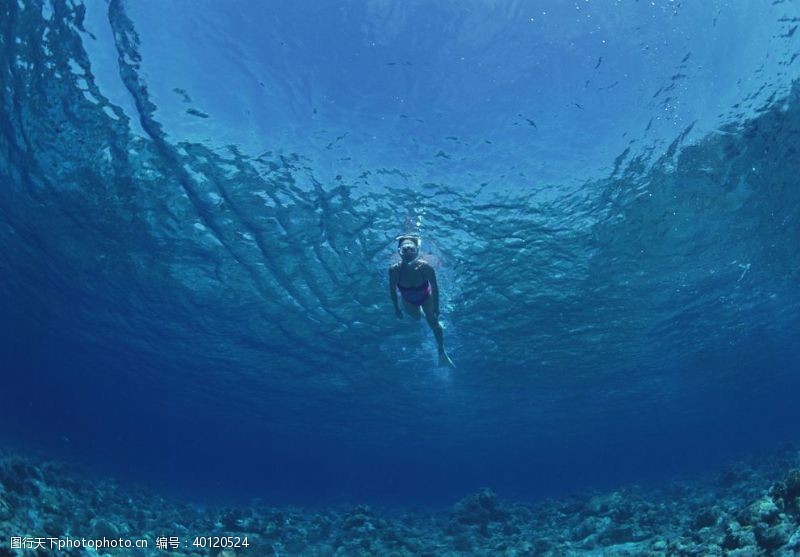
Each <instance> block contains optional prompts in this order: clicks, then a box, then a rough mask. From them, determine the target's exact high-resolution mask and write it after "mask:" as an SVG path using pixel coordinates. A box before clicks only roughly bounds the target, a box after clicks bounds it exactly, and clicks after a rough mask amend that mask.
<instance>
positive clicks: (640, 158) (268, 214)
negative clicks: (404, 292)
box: [0, 0, 800, 503]
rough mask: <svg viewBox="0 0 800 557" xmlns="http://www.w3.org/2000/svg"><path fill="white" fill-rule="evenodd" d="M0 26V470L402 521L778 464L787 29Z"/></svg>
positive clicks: (355, 6)
mask: <svg viewBox="0 0 800 557" xmlns="http://www.w3.org/2000/svg"><path fill="white" fill-rule="evenodd" d="M0 9H1V10H2V12H0V26H1V27H2V35H0V84H2V95H3V96H2V104H0V132H1V133H0V253H2V257H0V304H1V305H0V307H1V308H2V311H1V312H0V314H1V315H2V316H1V317H0V356H2V361H3V362H5V363H3V364H2V368H3V383H4V385H5V387H6V388H4V389H3V391H4V392H3V393H2V398H3V404H2V407H0V416H1V417H2V420H3V421H2V428H0V436H2V437H3V438H4V439H6V440H7V441H10V442H13V443H15V444H19V443H22V444H26V445H31V446H34V447H37V448H39V449H42V450H44V451H46V452H49V453H54V454H59V455H66V456H70V457H73V458H77V459H81V460H83V461H88V462H92V463H94V464H96V465H98V466H99V467H100V468H101V469H103V470H106V471H107V470H112V471H115V472H116V473H121V474H129V475H130V476H131V477H133V478H136V479H144V480H146V481H152V482H154V483H156V484H159V485H165V486H171V487H172V488H176V486H177V489H185V490H192V491H193V492H194V493H212V492H213V493H222V494H224V495H225V496H236V495H239V494H252V493H253V492H254V491H252V490H255V492H257V493H261V494H264V495H266V496H270V497H275V498H283V499H285V500H289V501H305V502H312V503H314V502H320V501H326V500H328V499H330V498H336V497H354V498H356V499H359V498H362V499H363V498H366V499H372V500H376V501H388V502H393V501H403V502H411V503H428V502H437V501H441V500H449V499H448V498H452V497H454V496H456V495H460V494H462V493H463V492H465V491H467V490H470V489H474V488H476V487H479V486H482V485H489V486H492V487H494V488H495V489H497V490H498V492H500V493H502V494H506V495H508V496H517V497H529V496H538V495H541V494H548V493H563V492H566V491H570V490H573V489H577V488H580V487H586V486H602V485H607V484H615V483H618V482H630V481H646V480H648V479H651V478H662V477H670V476H672V475H674V474H678V473H684V472H687V471H693V470H701V469H706V468H707V467H709V466H715V465H717V464H718V463H720V462H722V461H723V460H724V459H726V458H729V457H730V456H733V455H737V454H742V453H745V452H748V451H753V450H758V449H761V448H767V447H770V446H773V445H775V444H778V443H782V442H784V441H790V440H797V439H798V436H799V435H800V421H798V420H797V414H796V405H797V392H798V387H800V379H799V378H798V372H800V347H798V340H797V339H798V337H797V335H798V330H800V327H799V326H800V262H799V261H800V259H798V256H800V241H798V238H800V187H798V178H797V177H798V174H800V155H799V154H798V150H797V149H798V147H797V145H798V141H799V138H800V84H798V81H797V78H798V76H800V72H799V71H798V68H800V61H798V60H797V57H798V54H800V44H798V40H800V39H799V37H800V34H797V33H796V31H797V28H798V25H800V3H799V2H797V1H793V0H785V1H780V0H777V1H775V2H771V3H770V2H755V1H743V2H738V1H733V0H731V1H723V0H714V1H709V2H696V1H692V2H689V1H682V2H681V1H666V0H655V1H653V2H644V1H642V2H638V1H633V0H631V1H616V2H613V1H611V0H591V1H588V0H580V1H578V2H555V1H535V2H533V1H532V2H516V1H513V0H509V1H507V2H478V1H470V2H466V3H464V2H450V1H449V0H448V1H444V2H430V1H413V2H387V1H379V0H353V1H348V2H340V3H333V2H331V3H320V2H316V1H311V0H309V1H302V2H293V3H282V2H260V3H254V2H247V1H244V0H230V1H226V2H224V3H217V2H207V1H202V2H197V1H188V0H174V1H170V2H156V1H154V0H145V1H136V2H132V1H129V2H123V1H119V0H110V1H108V2H105V1H102V0H86V1H84V2H81V1H78V0H76V1H74V2H66V1H62V0H56V1H53V2H49V1H48V2H29V1H22V0H19V1H13V0H4V1H3V2H2V3H0ZM406 231H415V232H418V233H419V234H421V236H422V238H423V240H422V242H423V244H422V247H423V251H424V252H425V254H426V257H427V259H428V260H429V261H430V262H431V263H432V264H433V266H434V267H435V269H436V272H437V274H438V276H439V283H440V286H441V289H442V313H443V324H444V326H445V335H446V342H447V345H448V350H449V352H450V353H451V355H452V357H453V359H454V360H455V362H456V365H457V368H456V369H454V370H448V369H442V368H438V367H436V366H435V363H436V362H435V353H436V347H435V343H434V342H433V339H432V336H431V334H430V331H429V330H427V328H426V326H425V325H424V324H417V323H414V322H412V321H411V320H410V319H408V318H407V319H404V320H402V321H398V320H397V319H396V318H395V317H394V313H393V310H392V307H391V302H390V300H389V295H388V283H387V273H386V269H387V267H388V266H389V265H390V264H391V263H392V262H393V261H394V260H395V259H396V254H395V244H394V237H395V236H396V235H397V234H399V233H401V232H406Z"/></svg>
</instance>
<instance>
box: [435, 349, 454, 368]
mask: <svg viewBox="0 0 800 557" xmlns="http://www.w3.org/2000/svg"><path fill="white" fill-rule="evenodd" d="M439 367H456V364H454V363H453V360H451V359H450V356H448V355H447V352H445V351H444V350H441V351H439Z"/></svg>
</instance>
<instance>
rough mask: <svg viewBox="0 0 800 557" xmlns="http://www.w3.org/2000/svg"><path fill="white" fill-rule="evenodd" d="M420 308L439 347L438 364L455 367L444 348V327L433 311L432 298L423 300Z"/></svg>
mask: <svg viewBox="0 0 800 557" xmlns="http://www.w3.org/2000/svg"><path fill="white" fill-rule="evenodd" d="M422 309H424V310H425V319H426V320H427V321H428V325H430V328H431V331H433V336H434V337H436V344H437V346H438V347H439V366H440V367H456V366H455V364H454V363H453V360H451V359H450V356H448V355H447V352H445V350H444V329H443V328H442V324H441V323H439V319H438V318H437V316H436V313H435V312H434V307H433V299H432V298H428V299H427V300H425V302H423V304H422Z"/></svg>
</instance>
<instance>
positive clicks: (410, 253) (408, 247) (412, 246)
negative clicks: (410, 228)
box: [397, 235, 422, 265]
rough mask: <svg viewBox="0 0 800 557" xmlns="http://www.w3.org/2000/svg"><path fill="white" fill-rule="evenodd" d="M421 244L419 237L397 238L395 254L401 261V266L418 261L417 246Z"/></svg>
mask: <svg viewBox="0 0 800 557" xmlns="http://www.w3.org/2000/svg"><path fill="white" fill-rule="evenodd" d="M421 243H422V241H421V240H420V238H419V236H406V235H404V236H398V237H397V253H399V254H400V258H401V259H402V260H403V265H411V264H413V263H414V262H415V261H416V260H417V259H419V246H420V244H421Z"/></svg>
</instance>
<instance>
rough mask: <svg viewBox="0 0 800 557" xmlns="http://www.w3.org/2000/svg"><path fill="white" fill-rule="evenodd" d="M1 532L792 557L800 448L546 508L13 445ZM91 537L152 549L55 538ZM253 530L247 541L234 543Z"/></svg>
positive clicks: (24, 551)
mask: <svg viewBox="0 0 800 557" xmlns="http://www.w3.org/2000/svg"><path fill="white" fill-rule="evenodd" d="M0 532H3V533H4V535H3V538H4V539H3V540H2V544H1V545H0V557H12V556H23V555H25V556H27V555H37V556H38V555H54V556H57V557H58V556H70V557H88V556H97V555H104V556H105V555H109V556H112V557H114V556H117V555H125V556H127V555H142V556H149V555H161V556H167V557H177V556H180V555H184V556H188V555H197V556H201V555H202V556H209V555H210V556H214V557H236V556H241V555H266V556H272V555H274V556H290V555H309V556H336V557H343V556H369V555H380V556H389V557H405V556H409V557H410V556H428V557H438V556H442V557H445V556H450V557H455V556H460V555H470V556H473V555H474V556H506V557H523V556H534V555H537V556H538V555H551V556H569V555H609V556H628V555H630V556H633V555H662V556H668V555H669V556H673V555H676V556H701V555H703V556H706V555H721V556H722V555H728V556H759V555H764V556H768V555H779V556H787V557H788V556H794V555H800V452H798V451H797V450H796V449H794V448H788V449H786V450H784V451H782V452H780V453H777V454H773V455H768V456H763V457H761V458H760V459H751V460H749V461H740V462H736V463H734V464H731V465H729V466H726V467H725V469H723V470H722V471H720V472H719V473H718V474H716V475H714V476H713V477H706V478H702V479H696V480H693V481H680V482H674V483H672V484H670V485H667V486H662V487H658V488H655V487H650V488H643V487H637V486H631V487H627V488H624V489H619V490H616V491H612V492H607V493H585V494H581V495H576V496H570V497H565V498H562V499H549V500H546V501H542V502H539V503H535V504H523V503H513V502H508V501H504V500H502V499H501V498H498V497H497V495H496V494H495V493H494V492H493V491H492V490H490V489H481V490H479V491H478V492H476V493H474V494H472V495H469V496H467V497H465V498H464V499H462V500H461V501H459V502H457V503H456V504H455V505H453V506H452V508H450V509H447V510H442V511H436V512H433V511H431V512H421V511H416V512H408V511H403V512H401V511H398V510H392V509H377V508H371V507H369V506H366V505H358V506H355V507H351V508H336V509H333V508H332V509H329V510H314V511H309V510H303V509H299V508H275V507H269V506H267V505H265V504H263V503H261V502H254V503H253V504H251V505H249V506H246V507H238V508H231V507H218V508H215V507H208V506H201V505H196V504H193V503H187V502H181V501H170V500H168V499H166V498H163V497H161V496H159V495H157V494H153V493H150V492H147V491H146V490H143V489H141V488H136V487H132V486H131V487H125V486H122V485H120V484H119V483H117V482H115V481H109V480H100V479H96V478H92V477H87V476H86V475H85V474H84V473H82V472H80V471H79V470H76V469H72V468H70V467H68V466H66V465H64V464H60V463H56V462H50V461H44V460H39V459H35V458H23V457H20V456H16V455H5V456H3V458H2V459H0ZM12 536H13V537H14V538H15V539H16V542H15V544H14V546H12ZM207 536H221V538H220V539H217V540H216V542H218V543H215V547H209V544H211V543H212V542H214V541H215V540H207V539H205V538H204V537H207ZM81 538H85V539H91V540H104V539H105V540H111V539H117V540H123V541H124V540H129V541H133V540H147V542H148V547H147V548H142V547H140V548H137V547H135V546H134V547H98V548H97V549H95V548H93V547H86V546H85V545H84V546H78V547H62V548H54V547H52V545H50V543H52V542H50V541H49V540H56V542H57V541H58V540H61V541H63V540H67V539H72V540H76V539H81ZM198 538H199V540H200V541H199V542H198ZM244 539H246V540H247V546H246V547H243V546H241V545H240V546H238V547H231V544H232V543H234V542H235V540H239V541H240V542H241V541H242V540H244ZM35 540H40V543H39V542H36V541H35ZM158 540H161V547H157V541H158ZM37 543H39V547H38V548H35V545H36V544H37ZM19 544H22V547H21V548H18V547H16V545H19Z"/></svg>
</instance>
